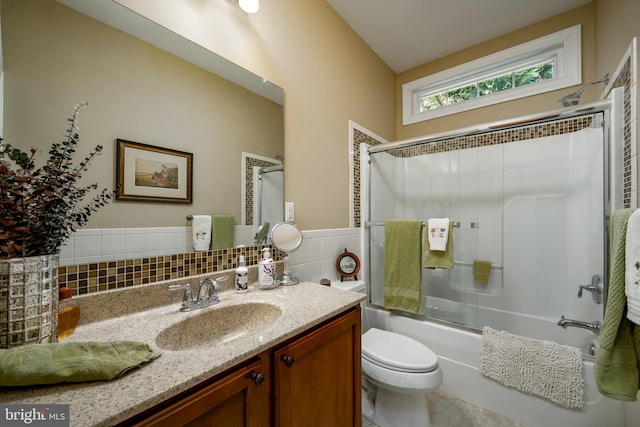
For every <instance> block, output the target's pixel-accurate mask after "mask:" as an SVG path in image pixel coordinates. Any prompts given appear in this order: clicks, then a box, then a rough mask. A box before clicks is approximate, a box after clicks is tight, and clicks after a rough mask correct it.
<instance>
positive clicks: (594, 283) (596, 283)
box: [578, 274, 602, 304]
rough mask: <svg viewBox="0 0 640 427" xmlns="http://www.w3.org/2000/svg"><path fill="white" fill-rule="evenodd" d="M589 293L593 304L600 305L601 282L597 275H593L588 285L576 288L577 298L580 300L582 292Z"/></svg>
mask: <svg viewBox="0 0 640 427" xmlns="http://www.w3.org/2000/svg"><path fill="white" fill-rule="evenodd" d="M583 290H584V291H587V292H591V297H592V298H593V302H595V303H596V304H602V280H601V279H600V276H599V275H598V274H594V275H593V277H592V278H591V284H590V285H580V286H578V298H582V291H583Z"/></svg>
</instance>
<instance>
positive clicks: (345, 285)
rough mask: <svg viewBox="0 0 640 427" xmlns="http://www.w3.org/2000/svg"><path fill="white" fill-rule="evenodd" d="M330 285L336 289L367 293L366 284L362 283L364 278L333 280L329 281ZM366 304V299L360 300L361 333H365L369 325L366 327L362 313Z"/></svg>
mask: <svg viewBox="0 0 640 427" xmlns="http://www.w3.org/2000/svg"><path fill="white" fill-rule="evenodd" d="M331 287H332V288H336V289H342V290H345V291H351V292H359V293H361V294H365V295H366V293H367V285H366V284H365V283H364V280H345V281H344V282H341V281H340V280H334V281H332V282H331ZM366 305H367V300H366V299H364V300H362V302H361V303H360V316H361V318H360V320H361V321H362V333H365V332H366V331H367V330H368V329H369V327H368V323H367V321H366V320H367V319H366V317H365V315H364V313H365V309H364V308H365V306H366Z"/></svg>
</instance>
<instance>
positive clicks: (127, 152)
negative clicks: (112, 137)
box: [116, 138, 193, 204]
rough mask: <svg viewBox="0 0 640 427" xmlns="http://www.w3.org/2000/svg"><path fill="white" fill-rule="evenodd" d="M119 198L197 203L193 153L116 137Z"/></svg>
mask: <svg viewBox="0 0 640 427" xmlns="http://www.w3.org/2000/svg"><path fill="white" fill-rule="evenodd" d="M116 188H117V190H116V200H125V201H137V202H167V203H185V204H191V203H192V202H193V199H192V198H193V195H192V194H193V192H192V188H193V153H187V152H184V151H178V150H171V149H168V148H162V147H157V146H154V145H149V144H143V143H140V142H133V141H127V140H124V139H119V138H118V139H117V140H116Z"/></svg>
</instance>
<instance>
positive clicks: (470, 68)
mask: <svg viewBox="0 0 640 427" xmlns="http://www.w3.org/2000/svg"><path fill="white" fill-rule="evenodd" d="M580 82H581V55H580V26H579V25H576V26H574V27H571V28H568V29H566V30H562V31H559V32H557V33H553V34H550V35H548V36H545V37H541V38H539V39H536V40H533V41H530V42H527V43H524V44H521V45H518V46H515V47H513V48H510V49H507V50H504V51H502V52H498V53H495V54H493V55H489V56H486V57H484V58H480V59H477V60H475V61H471V62H468V63H466V64H462V65H459V66H457V67H454V68H451V69H448V70H444V71H441V72H439V73H436V74H433V75H431V76H427V77H423V78H421V79H418V80H414V81H413V82H409V83H406V84H404V85H403V86H402V98H403V100H402V102H403V124H404V125H407V124H412V123H417V122H420V121H424V120H429V119H433V118H436V117H442V116H445V115H449V114H454V113H459V112H462V111H467V110H471V109H474V108H479V107H484V106H488V105H492V104H497V103H500V102H505V101H510V100H513V99H518V98H523V97H526V96H531V95H536V94H539V93H544V92H548V91H552V90H556V89H562V88H564V87H569V86H574V85H576V84H579V83H580Z"/></svg>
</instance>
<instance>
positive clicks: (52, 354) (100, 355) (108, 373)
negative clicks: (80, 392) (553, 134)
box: [0, 341, 160, 387]
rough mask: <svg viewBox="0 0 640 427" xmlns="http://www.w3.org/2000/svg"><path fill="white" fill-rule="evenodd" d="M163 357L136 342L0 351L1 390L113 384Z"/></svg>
mask: <svg viewBox="0 0 640 427" xmlns="http://www.w3.org/2000/svg"><path fill="white" fill-rule="evenodd" d="M158 357H160V353H157V352H155V351H153V350H152V349H151V347H149V345H148V344H145V343H142V342H135V341H111V342H93V341H91V342H64V343H55V344H30V345H25V346H21V347H14V348H10V349H6V350H5V349H3V350H0V387H16V386H30V385H39V384H57V383H65V382H68V383H80V382H87V381H101V380H112V379H114V378H118V377H120V376H122V375H124V374H125V373H126V372H128V371H130V370H131V369H134V368H138V367H141V366H143V365H144V364H146V363H148V362H150V361H152V360H154V359H156V358H158Z"/></svg>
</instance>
